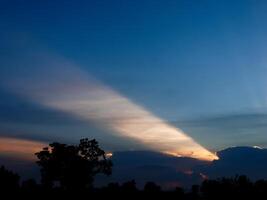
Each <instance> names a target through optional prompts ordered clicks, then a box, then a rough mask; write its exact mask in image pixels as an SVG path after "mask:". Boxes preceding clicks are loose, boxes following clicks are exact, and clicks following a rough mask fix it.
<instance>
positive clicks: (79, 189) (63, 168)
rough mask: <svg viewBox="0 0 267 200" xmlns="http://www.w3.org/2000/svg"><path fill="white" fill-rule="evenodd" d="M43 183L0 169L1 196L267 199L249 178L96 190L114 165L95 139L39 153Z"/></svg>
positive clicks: (265, 187)
mask: <svg viewBox="0 0 267 200" xmlns="http://www.w3.org/2000/svg"><path fill="white" fill-rule="evenodd" d="M36 156H37V158H38V160H37V164H38V165H39V166H40V173H41V182H40V183H37V182H36V181H35V180H34V179H29V180H24V181H20V176H19V175H18V174H16V173H14V172H12V171H10V170H8V169H6V168H5V167H4V166H2V167H0V194H2V195H19V196H20V197H23V196H24V195H25V196H27V195H28V196H32V195H35V197H36V198H37V197H39V198H42V197H43V198H47V197H59V198H62V197H69V196H70V195H75V196H76V197H77V196H79V195H87V196H88V197H92V196H93V197H101V196H106V195H108V197H118V198H119V197H122V198H128V197H138V196H140V197H141V196H147V197H149V196H150V197H162V198H163V197H164V198H166V197H167V198H169V199H228V198H251V199H255V198H258V199H266V198H267V181H265V180H259V181H256V182H252V181H251V180H249V179H248V178H247V177H246V176H236V177H234V178H220V179H216V180H205V181H204V182H203V183H202V184H201V185H193V186H192V188H191V190H188V191H185V190H184V189H182V188H178V187H177V188H175V189H174V190H173V191H163V190H162V189H161V187H160V186H159V185H157V184H155V183H154V182H147V183H146V184H145V186H144V188H143V189H141V190H140V189H138V188H137V187H136V183H135V181H134V180H129V181H128V182H125V183H122V184H119V183H109V184H108V185H107V186H105V187H102V188H94V186H93V182H94V177H95V175H97V174H99V173H102V174H105V175H110V174H111V173H112V162H111V159H110V158H107V157H106V154H105V152H104V151H103V150H102V149H101V148H100V147H99V145H98V142H97V141H96V140H88V139H82V140H81V141H80V144H79V145H66V144H60V143H52V144H50V145H49V147H45V148H43V150H42V151H40V152H37V153H36Z"/></svg>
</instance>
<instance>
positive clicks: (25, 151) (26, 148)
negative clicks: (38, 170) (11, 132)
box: [0, 137, 47, 161]
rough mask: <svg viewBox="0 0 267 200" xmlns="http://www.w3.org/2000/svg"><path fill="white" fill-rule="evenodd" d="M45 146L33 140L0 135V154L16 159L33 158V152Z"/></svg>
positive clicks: (30, 159)
mask: <svg viewBox="0 0 267 200" xmlns="http://www.w3.org/2000/svg"><path fill="white" fill-rule="evenodd" d="M45 146H47V144H45V143H41V142H36V141H33V140H26V139H17V138H8V137H0V155H2V156H6V157H9V158H13V159H18V160H29V161H33V160H35V155H34V154H35V153H36V152H38V151H40V150H42V148H43V147H45Z"/></svg>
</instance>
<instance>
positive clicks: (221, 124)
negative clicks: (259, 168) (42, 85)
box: [0, 0, 267, 150]
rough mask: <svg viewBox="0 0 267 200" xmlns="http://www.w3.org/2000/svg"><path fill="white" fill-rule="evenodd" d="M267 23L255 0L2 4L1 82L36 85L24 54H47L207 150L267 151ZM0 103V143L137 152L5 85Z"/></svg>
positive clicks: (264, 7) (266, 10)
mask: <svg viewBox="0 0 267 200" xmlns="http://www.w3.org/2000/svg"><path fill="white" fill-rule="evenodd" d="M266 19H267V3H266V1H260V0H257V1H253V0H250V1H248V0H242V1H238V0H236V1H223V0H222V1H205V0H203V1H117V0H114V1H65V2H64V3H62V2H61V1H43V2H40V1H5V0H2V1H1V7H0V45H1V46H2V47H1V48H0V52H1V55H0V64H1V67H0V74H2V76H1V75H0V78H1V77H2V79H3V78H5V79H9V76H10V77H11V76H14V74H15V75H16V73H17V75H18V76H19V72H17V69H19V68H20V69H22V71H23V70H24V71H26V74H28V75H29V76H31V73H32V76H34V73H33V72H32V69H33V68H34V65H32V64H31V65H29V66H28V64H29V63H31V58H30V56H25V57H24V56H23V55H24V53H25V52H28V55H30V52H35V51H42V52H43V51H45V52H47V51H48V52H52V54H53V55H57V56H59V57H62V58H64V59H67V60H69V61H71V62H73V63H75V64H76V65H77V66H79V68H81V70H83V71H84V72H85V73H88V74H90V76H93V77H94V78H96V79H97V80H100V81H101V82H103V83H104V84H105V85H108V86H109V87H111V88H112V89H114V90H115V91H118V92H119V93H120V94H123V95H124V96H125V97H127V98H128V99H130V100H131V101H133V102H135V103H136V104H138V105H140V106H142V107H144V108H146V109H147V110H149V111H150V112H151V113H153V114H155V115H156V116H158V117H160V118H161V119H163V120H166V121H167V122H169V123H171V124H174V125H175V126H177V127H179V128H181V129H182V130H184V131H185V132H186V133H187V134H189V135H190V136H192V137H193V138H194V139H195V140H196V141H198V142H199V143H200V144H203V145H204V146H205V147H207V148H209V149H212V150H219V149H223V148H226V147H228V146H239V145H249V146H253V145H259V146H265V147H266V146H267V143H266V141H267V134H266V131H267V123H266V119H267V117H266V114H267V103H266V100H267V98H266V97H267V96H266V92H267V91H266V88H265V87H266V83H267V82H266V80H265V79H266V73H267V68H266V63H267V58H266V53H267V45H266V35H267V22H266ZM25 54H26V53H25ZM10 60H11V61H12V62H11V61H10ZM21 63H24V64H23V65H22V64H21ZM18 71H19V70H18ZM47 81H48V82H49V78H48V80H47ZM0 97H1V98H0V108H1V113H2V114H0V134H1V135H12V136H16V137H26V138H32V139H39V140H45V141H49V140H52V139H62V140H68V141H70V140H71V139H76V138H79V137H81V136H88V137H91V136H92V137H95V136H96V137H99V138H100V140H101V141H103V143H105V145H106V146H108V148H110V149H116V150H117V149H132V148H139V146H138V144H136V143H134V142H132V141H129V140H127V141H124V139H122V138H116V137H114V136H110V135H109V134H108V133H104V132H106V130H102V129H101V127H100V129H99V127H97V128H95V124H93V123H92V124H86V123H82V122H77V120H76V119H73V116H70V117H69V116H67V115H65V114H62V113H59V112H58V111H54V110H50V109H49V108H47V107H44V106H42V105H39V104H38V102H31V101H29V100H27V99H24V98H22V97H18V96H17V95H15V94H13V93H12V91H9V90H8V89H7V88H5V87H4V86H1V92H0ZM73 132H75V136H73ZM88 134H89V135H88ZM109 137H111V138H109ZM137 146H138V147H137Z"/></svg>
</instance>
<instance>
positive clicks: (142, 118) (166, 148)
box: [7, 57, 217, 161]
mask: <svg viewBox="0 0 267 200" xmlns="http://www.w3.org/2000/svg"><path fill="white" fill-rule="evenodd" d="M42 58H43V57H41V58H40V57H38V59H37V60H38V61H39V63H38V66H36V65H35V66H34V67H33V68H32V71H29V72H28V73H29V74H31V75H28V74H27V73H26V74H22V75H21V76H19V77H18V76H16V77H15V78H14V79H13V80H12V81H10V80H9V83H8V84H7V85H8V87H9V88H11V89H12V90H13V91H15V92H16V93H17V94H20V95H23V96H24V97H25V96H26V97H28V98H30V99H31V100H34V101H35V102H37V103H40V104H42V105H45V106H48V107H50V108H53V109H57V110H61V111H64V112H68V113H71V114H73V115H76V116H77V117H79V118H82V119H84V120H93V121H95V122H96V123H100V124H101V126H105V127H106V128H108V129H111V130H113V132H115V133H117V134H118V135H119V136H122V137H127V138H130V139H132V140H135V141H137V142H140V143H142V144H144V145H145V146H146V147H147V148H149V149H151V150H155V151H159V152H163V153H167V154H170V155H174V156H189V157H193V158H197V159H202V160H210V161H211V160H214V159H217V156H216V155H215V154H213V153H212V152H210V151H209V150H207V149H206V148H204V147H203V146H201V145H200V144H198V143H197V142H196V141H194V140H193V139H192V138H191V137H189V136H188V135H186V134H185V133H184V132H183V131H181V130H180V129H178V128H176V127H174V126H172V125H170V124H168V123H166V122H164V120H162V119H160V118H159V117H157V116H155V115H154V114H152V113H151V112H149V111H148V110H146V109H145V108H143V107H142V106H139V105H137V104H136V103H134V102H132V101H131V100H129V99H128V98H126V97H124V96H123V95H121V94H119V93H118V92H116V91H114V90H113V89H111V88H109V87H108V86H106V85H104V84H102V83H100V82H99V81H96V80H94V79H93V78H91V77H89V76H87V75H86V73H84V72H83V71H81V70H79V68H77V67H76V66H75V65H73V64H71V63H69V62H67V61H65V60H61V59H53V60H52V61H48V60H47V57H45V61H43V60H42ZM26 71H27V70H26ZM23 73H25V70H24V71H23Z"/></svg>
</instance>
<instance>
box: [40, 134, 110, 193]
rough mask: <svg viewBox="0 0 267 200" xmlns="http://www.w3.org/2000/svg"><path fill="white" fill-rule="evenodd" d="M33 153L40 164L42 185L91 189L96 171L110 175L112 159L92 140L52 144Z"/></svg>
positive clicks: (70, 188)
mask: <svg viewBox="0 0 267 200" xmlns="http://www.w3.org/2000/svg"><path fill="white" fill-rule="evenodd" d="M49 146H50V147H45V148H43V150H42V151H40V152H38V153H36V156H37V158H38V159H39V160H38V161H37V164H38V165H39V166H40V167H41V178H42V184H43V185H44V186H46V187H53V186H54V185H55V184H56V183H58V184H59V186H60V187H61V188H63V189H67V190H78V189H79V190H82V189H86V188H87V189H88V188H92V186H93V181H94V176H95V175H96V174H98V173H104V174H106V175H110V174H111V168H112V162H111V160H109V159H106V156H105V152H104V151H103V150H102V149H101V148H100V147H99V145H98V142H97V141H96V140H89V139H87V138H86V139H82V140H80V144H79V145H77V146H76V145H66V144H60V143H52V144H50V145H49Z"/></svg>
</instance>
